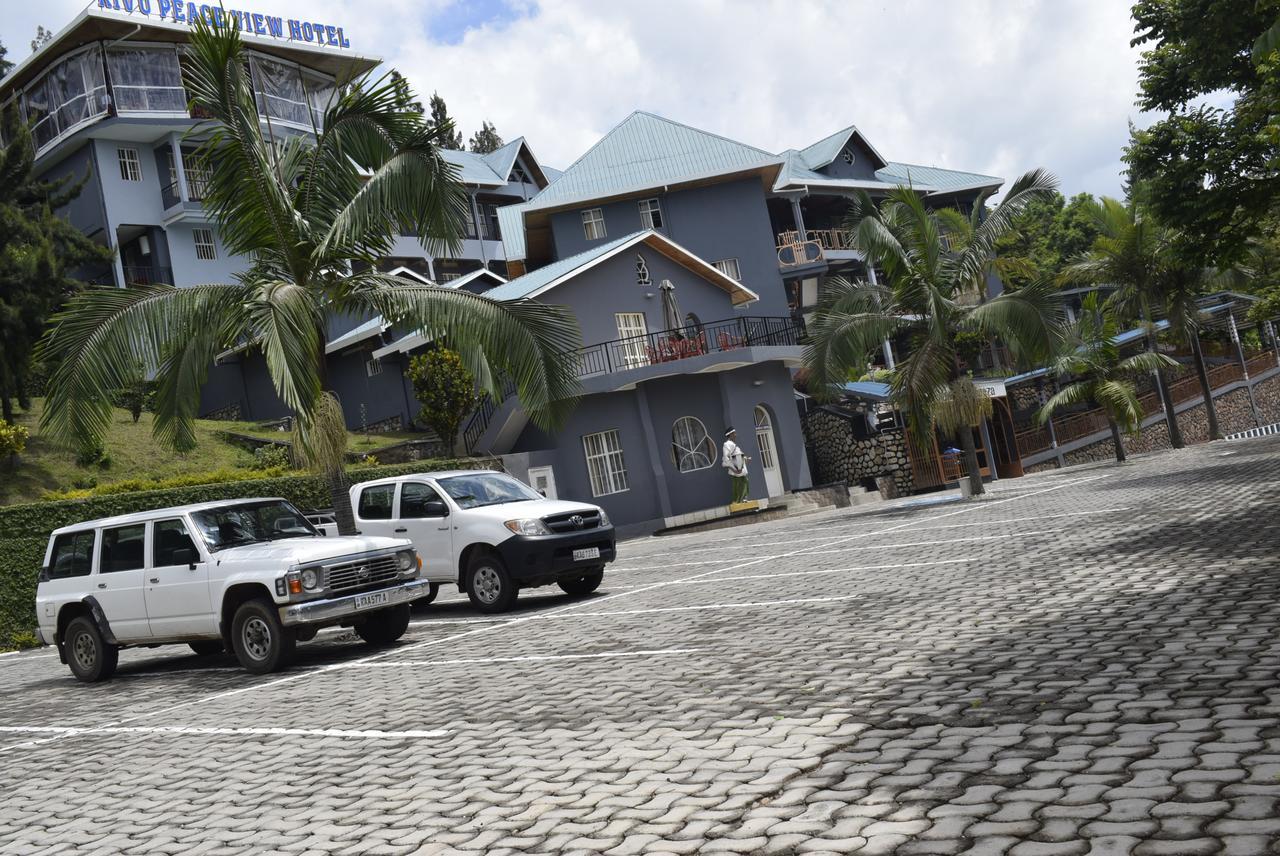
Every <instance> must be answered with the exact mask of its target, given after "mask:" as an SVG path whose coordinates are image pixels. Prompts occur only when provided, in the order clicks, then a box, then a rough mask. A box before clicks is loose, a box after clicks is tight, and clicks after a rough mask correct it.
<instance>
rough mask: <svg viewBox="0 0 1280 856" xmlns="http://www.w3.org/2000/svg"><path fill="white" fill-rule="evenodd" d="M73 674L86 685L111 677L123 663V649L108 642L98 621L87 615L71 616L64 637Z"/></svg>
mask: <svg viewBox="0 0 1280 856" xmlns="http://www.w3.org/2000/svg"><path fill="white" fill-rule="evenodd" d="M63 639H64V641H63V651H64V652H65V653H66V655H67V665H68V666H70V667H71V674H73V675H75V676H76V679H77V680H79V681H82V682H84V683H86V684H94V683H97V682H98V681H105V680H108V679H109V678H110V677H111V676H112V675H114V674H115V672H116V665H117V664H118V663H119V662H120V649H119V648H117V647H116V646H114V645H108V644H107V641H106V640H105V639H103V638H102V631H100V630H99V629H98V625H97V623H96V622H95V621H94V620H93V619H92V618H90V617H89V616H87V615H81V616H79V617H77V618H73V619H71V623H70V624H68V625H67V630H66V633H65V635H64V637H63Z"/></svg>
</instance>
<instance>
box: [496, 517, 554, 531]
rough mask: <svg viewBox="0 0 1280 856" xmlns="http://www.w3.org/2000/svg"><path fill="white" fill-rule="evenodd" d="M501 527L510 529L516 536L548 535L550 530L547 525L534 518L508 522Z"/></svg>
mask: <svg viewBox="0 0 1280 856" xmlns="http://www.w3.org/2000/svg"><path fill="white" fill-rule="evenodd" d="M502 525H503V526H505V527H507V528H508V529H510V530H511V531H512V532H514V533H516V534H517V535H550V534H551V530H550V529H548V528H547V524H545V523H543V522H542V521H541V520H539V519H538V518H536V517H531V518H528V519H527V520H508V521H507V522H506V523H504V524H502Z"/></svg>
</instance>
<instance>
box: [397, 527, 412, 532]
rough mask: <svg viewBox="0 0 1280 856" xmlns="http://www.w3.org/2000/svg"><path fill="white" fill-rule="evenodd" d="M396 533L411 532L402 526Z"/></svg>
mask: <svg viewBox="0 0 1280 856" xmlns="http://www.w3.org/2000/svg"><path fill="white" fill-rule="evenodd" d="M396 531H397V532H408V531H409V530H408V529H405V528H404V527H403V526H401V527H400V528H399V529H397V530H396Z"/></svg>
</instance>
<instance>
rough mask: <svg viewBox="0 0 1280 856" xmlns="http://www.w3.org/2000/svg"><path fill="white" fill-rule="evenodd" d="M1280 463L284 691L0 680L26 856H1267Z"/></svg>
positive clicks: (416, 641) (981, 505) (423, 618)
mask: <svg viewBox="0 0 1280 856" xmlns="http://www.w3.org/2000/svg"><path fill="white" fill-rule="evenodd" d="M1278 452H1280V442H1277V441H1275V440H1261V441H1255V442H1250V443H1242V444H1231V445H1224V444H1214V445H1212V446H1208V447H1199V448H1196V449H1193V450H1187V451H1184V452H1181V453H1177V454H1167V455H1161V456H1153V457H1147V458H1143V459H1140V460H1138V461H1137V462H1135V463H1134V464H1133V465H1131V466H1127V467H1124V468H1121V469H1116V468H1113V467H1101V468H1093V469H1088V468H1086V469H1082V470H1078V471H1066V472H1061V473H1053V474H1046V475H1041V476H1035V477H1029V478H1025V479H1021V480H1017V481H1009V482H1001V483H1000V484H999V485H997V486H995V489H994V490H993V491H992V493H991V495H990V496H989V497H988V498H985V499H983V500H981V501H978V502H971V503H958V502H937V501H928V500H926V501H916V502H911V503H906V504H902V505H898V506H894V507H886V508H883V509H877V510H875V511H872V512H867V511H865V510H838V511H828V512H823V513H821V514H816V515H811V516H806V517H801V518H796V519H794V520H781V521H775V522H770V523H766V524H761V525H757V526H751V527H740V528H736V529H726V530H718V531H714V532H707V533H700V534H686V535H675V536H667V537H663V538H651V539H643V540H640V541H634V542H628V543H626V544H624V545H622V547H621V549H620V551H619V553H620V556H619V560H618V562H617V563H616V564H615V565H614V566H611V568H610V570H609V572H608V573H607V574H606V577H605V582H604V584H603V586H602V587H601V589H600V591H599V592H597V593H596V594H595V595H594V596H591V597H589V598H584V599H580V600H574V599H570V598H568V597H566V596H564V595H561V594H559V591H558V589H538V590H534V591H531V592H528V593H527V596H526V597H523V598H522V599H521V602H520V605H519V607H518V608H517V610H515V611H514V612H511V613H508V614H505V615H501V616H482V615H479V614H478V613H475V612H474V611H472V610H471V609H470V607H469V605H467V604H466V602H465V599H462V598H460V597H459V596H458V595H457V594H456V593H450V592H442V596H441V599H440V600H439V601H438V602H437V603H436V604H433V605H432V606H430V607H427V608H425V609H422V610H419V611H417V612H416V613H415V616H414V622H413V624H412V625H411V627H410V631H409V633H408V634H407V635H406V637H405V638H404V640H402V642H401V643H400V644H398V645H397V646H395V647H393V648H390V649H386V650H380V651H374V650H371V649H369V648H366V647H364V646H363V645H361V644H360V643H359V642H358V640H356V639H355V637H354V636H352V635H351V634H350V633H345V632H341V631H331V632H325V633H322V634H321V636H320V637H319V638H318V639H317V640H316V641H314V642H312V643H310V644H307V645H304V646H301V647H300V648H299V651H300V656H299V658H298V661H297V662H296V663H295V665H294V666H293V667H292V668H291V669H290V670H289V671H287V672H284V673H281V674H278V675H272V676H266V677H253V676H250V675H248V674H246V673H244V672H241V671H240V670H238V669H237V668H236V667H235V665H234V662H233V661H232V660H231V659H229V658H226V657H213V658H197V657H194V656H189V655H187V654H186V653H185V649H178V648H172V649H158V650H153V651H147V650H143V651H128V652H125V653H124V654H123V655H122V657H121V667H120V671H119V674H118V676H117V678H116V679H115V680H113V681H112V682H110V683H108V684H105V685H101V686H83V685H79V684H77V683H75V682H74V680H73V679H72V678H71V676H70V675H69V673H68V672H67V671H66V669H65V667H64V666H61V665H60V664H59V663H58V661H57V658H56V657H55V656H51V655H50V654H49V653H48V652H47V651H44V652H33V653H23V654H18V655H12V656H9V657H0V681H3V682H4V686H5V693H4V695H3V698H2V699H0V787H2V788H3V789H4V792H5V793H6V794H7V795H8V798H7V799H6V800H5V802H4V804H3V805H0V851H3V852H13V853H24V854H26V853H37V852H46V851H47V852H50V853H55V852H56V853H65V852H68V851H69V850H77V849H78V850H81V851H83V852H94V853H109V852H126V853H133V852H137V853H143V852H146V853H154V852H170V853H187V852H195V851H197V850H199V849H200V848H204V849H205V850H207V851H208V852H229V853H230V852H272V851H275V852H316V853H381V852H387V853H417V852H441V853H448V852H486V853H497V852H527V853H543V852H552V851H557V852H558V851H576V852H583V853H619V854H621V853H634V852H676V853H696V852H715V851H720V852H743V853H755V852H760V853H775V852H776V853H790V852H810V851H815V852H833V853H847V852H866V853H886V852H902V853H959V852H966V851H969V852H975V853H1003V852H1011V853H1018V854H1020V853H1024V852H1025V853H1053V852H1062V853H1075V852H1080V853H1083V852H1089V851H1090V849H1091V848H1093V849H1095V850H1097V851H1098V852H1116V853H1124V852H1134V853H1146V852H1152V853H1157V852H1176V853H1196V852H1212V853H1223V852H1240V853H1262V852H1267V850H1268V848H1270V847H1271V846H1272V842H1274V841H1275V840H1277V838H1280V820H1276V818H1277V816H1278V812H1277V811H1276V809H1277V799H1278V798H1280V784H1278V783H1280V678H1277V671H1278V670H1280V641H1277V639H1278V637H1277V633H1276V631H1277V629H1278V628H1277V625H1278V624H1280V617H1278V616H1280V611H1278V610H1277V607H1278V606H1280V576H1277V575H1276V573H1275V570H1276V560H1275V545H1276V544H1277V543H1280V537H1278V536H1280V523H1278V522H1277V520H1276V516H1275V514H1274V507H1275V503H1276V500H1277V499H1280V457H1278V456H1277V453H1278Z"/></svg>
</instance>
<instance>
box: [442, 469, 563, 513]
mask: <svg viewBox="0 0 1280 856" xmlns="http://www.w3.org/2000/svg"><path fill="white" fill-rule="evenodd" d="M440 488H441V489H442V490H443V491H444V492H445V493H447V494H449V496H450V498H452V499H453V501H454V502H456V503H458V507H459V508H479V507H480V506H482V505H500V504H502V503H504V502H524V501H525V500H529V499H542V494H540V493H538V492H537V491H536V490H534V489H533V488H531V487H529V486H528V485H527V484H525V483H524V482H522V481H518V480H516V479H513V478H512V477H511V476H509V475H506V474H505V473H475V474H467V475H464V476H450V477H449V478H447V479H440Z"/></svg>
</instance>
